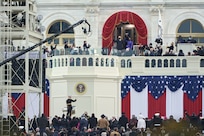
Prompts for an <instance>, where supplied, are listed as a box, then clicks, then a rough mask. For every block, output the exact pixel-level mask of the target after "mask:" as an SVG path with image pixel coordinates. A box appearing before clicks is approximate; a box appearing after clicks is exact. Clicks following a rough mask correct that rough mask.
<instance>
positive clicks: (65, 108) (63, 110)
mask: <svg viewBox="0 0 204 136" xmlns="http://www.w3.org/2000/svg"><path fill="white" fill-rule="evenodd" d="M75 107H76V106H72V115H73V114H75ZM62 112H63V114H65V115H66V114H67V107H64V108H62Z"/></svg>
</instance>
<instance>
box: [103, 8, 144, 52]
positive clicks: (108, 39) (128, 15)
mask: <svg viewBox="0 0 204 136" xmlns="http://www.w3.org/2000/svg"><path fill="white" fill-rule="evenodd" d="M120 23H130V24H133V25H134V26H135V28H136V31H137V35H138V36H137V41H138V43H142V44H143V45H144V44H147V28H146V25H145V23H144V21H143V20H142V18H141V17H139V16H138V15H136V14H135V13H132V12H129V11H120V12H117V13H115V14H113V15H112V16H110V17H109V18H108V19H107V21H106V22H105V24H104V26H103V31H102V38H103V39H102V47H103V48H108V49H109V50H111V48H112V46H113V32H114V29H115V27H116V26H117V25H119V24H120Z"/></svg>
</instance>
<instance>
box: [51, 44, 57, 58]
mask: <svg viewBox="0 0 204 136" xmlns="http://www.w3.org/2000/svg"><path fill="white" fill-rule="evenodd" d="M56 48H57V44H55V46H53V45H51V46H50V49H51V52H50V55H51V56H54V55H55V49H56Z"/></svg>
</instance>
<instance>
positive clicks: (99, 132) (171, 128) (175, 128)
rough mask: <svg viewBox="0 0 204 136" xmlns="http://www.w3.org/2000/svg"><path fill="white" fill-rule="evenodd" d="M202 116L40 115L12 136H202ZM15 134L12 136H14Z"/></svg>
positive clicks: (203, 124) (158, 114) (186, 114)
mask: <svg viewBox="0 0 204 136" xmlns="http://www.w3.org/2000/svg"><path fill="white" fill-rule="evenodd" d="M201 115H202V113H201V112H200V113H199V114H198V115H195V114H192V115H189V114H188V113H187V112H186V111H185V116H184V117H183V118H180V119H179V120H178V121H177V120H176V119H174V117H173V116H172V115H171V116H170V117H169V118H163V117H162V116H160V113H155V114H154V116H153V117H152V118H151V119H148V118H146V117H144V116H143V115H142V114H140V115H138V117H137V116H135V115H132V117H131V118H130V119H128V118H127V117H126V115H125V113H122V115H121V117H119V118H118V119H117V118H116V117H114V116H113V117H112V118H110V119H109V118H108V117H107V116H105V115H104V114H102V115H101V116H100V118H97V117H96V116H95V114H94V113H92V114H91V116H89V115H88V113H87V112H84V113H83V114H82V116H81V117H76V116H73V115H72V116H73V117H70V116H69V115H68V114H67V115H65V114H63V115H62V116H61V117H60V116H57V115H55V117H53V118H52V119H51V121H50V122H49V120H48V119H47V118H46V117H45V115H44V114H42V116H41V117H39V118H37V117H35V118H33V119H31V120H30V122H29V130H30V131H29V132H27V133H26V132H25V131H21V133H20V134H19V133H15V134H16V135H21V136H165V135H166V136H202V135H203V133H204V118H203V117H201ZM15 134H13V135H14V136H15Z"/></svg>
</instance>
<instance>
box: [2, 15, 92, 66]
mask: <svg viewBox="0 0 204 136" xmlns="http://www.w3.org/2000/svg"><path fill="white" fill-rule="evenodd" d="M82 23H86V24H87V25H88V27H89V28H88V32H91V26H90V24H89V23H88V21H87V20H86V19H82V20H80V21H78V22H77V23H75V24H73V25H70V26H69V27H68V28H66V29H64V30H63V31H60V32H59V33H56V34H54V35H52V36H50V37H48V38H46V39H45V40H43V41H41V42H39V43H37V44H35V45H33V46H31V47H29V48H27V49H25V50H23V51H21V52H19V53H18V54H16V55H14V56H12V57H10V58H8V59H6V60H4V61H2V62H0V67H1V66H2V65H4V64H6V63H8V62H10V61H12V60H13V59H16V58H18V57H19V56H21V55H23V54H25V53H27V52H29V51H31V50H33V49H35V48H37V47H38V46H41V45H42V44H44V43H46V42H48V41H50V40H52V39H54V38H56V37H57V36H59V35H61V34H62V33H63V32H66V31H68V30H70V29H72V28H74V27H76V26H78V25H80V24H82Z"/></svg>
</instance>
